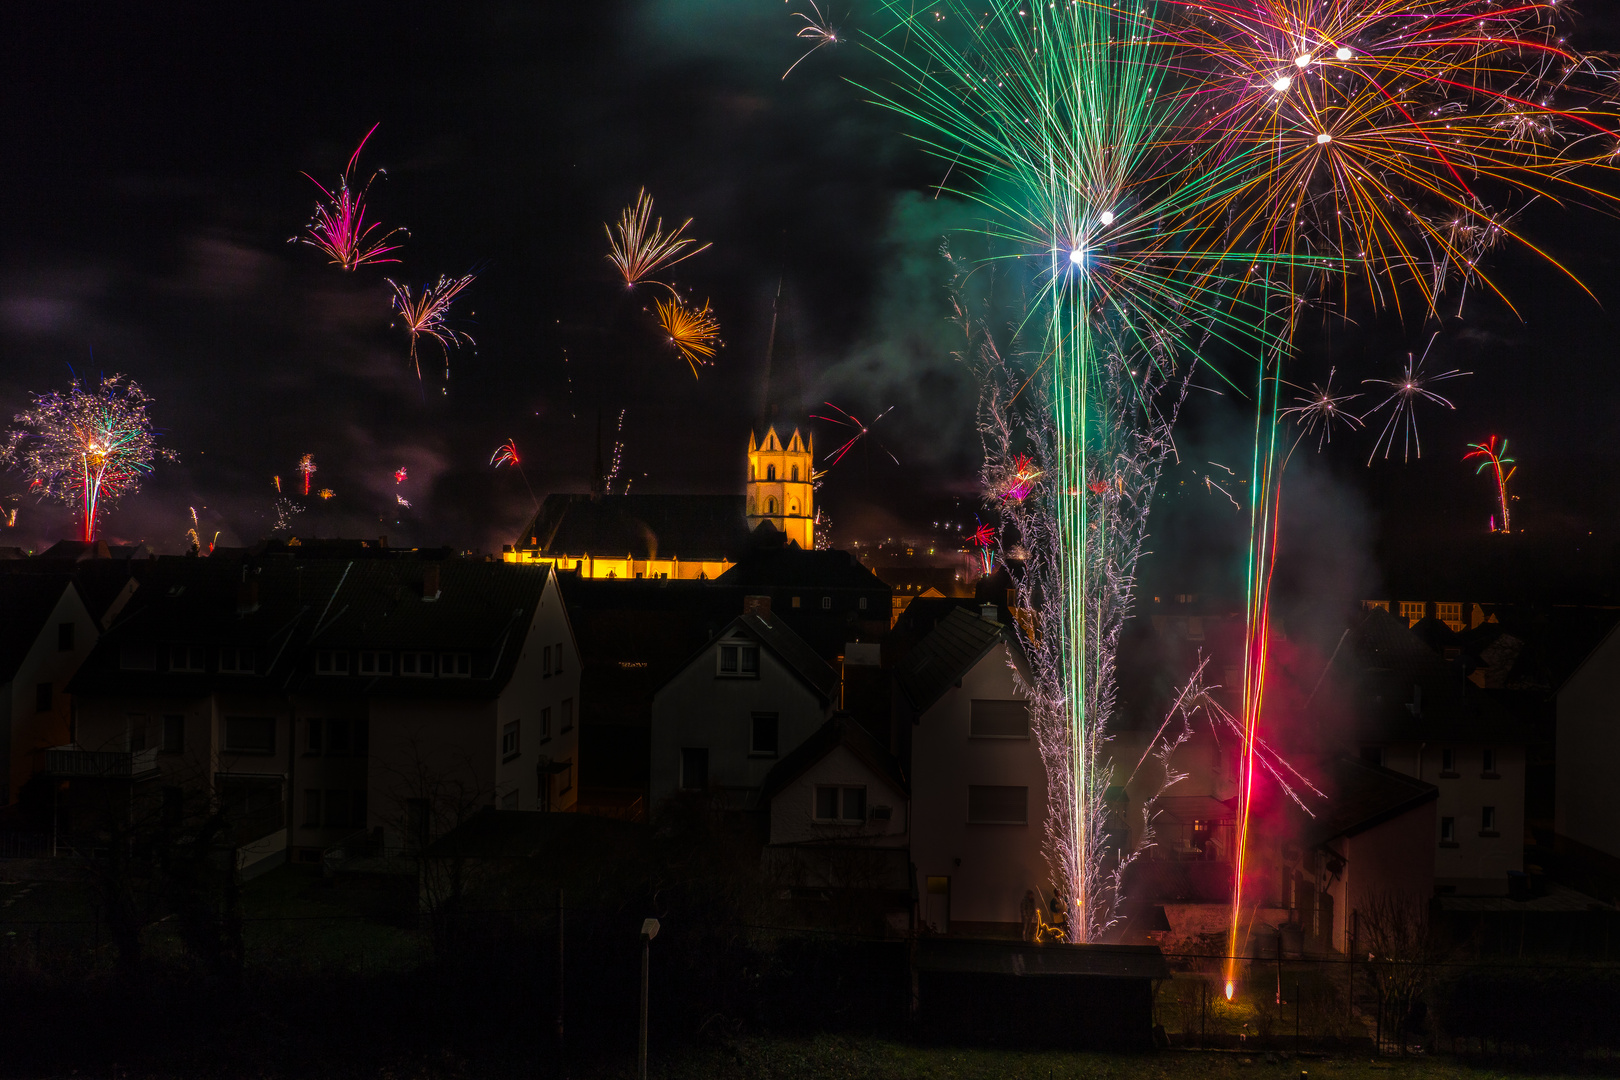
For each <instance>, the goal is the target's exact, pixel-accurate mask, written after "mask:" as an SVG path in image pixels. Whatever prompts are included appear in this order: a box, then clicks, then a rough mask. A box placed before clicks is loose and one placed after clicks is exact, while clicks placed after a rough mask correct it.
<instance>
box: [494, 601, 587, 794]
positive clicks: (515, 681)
mask: <svg viewBox="0 0 1620 1080" xmlns="http://www.w3.org/2000/svg"><path fill="white" fill-rule="evenodd" d="M559 654H560V659H559ZM548 662H549V664H550V666H549V667H548V666H547V664H548ZM579 676H580V658H579V647H578V646H577V645H576V644H575V642H574V632H573V628H572V627H571V626H570V625H569V622H568V612H567V610H566V609H565V607H564V604H563V600H562V594H561V592H560V591H559V590H558V588H557V578H556V576H555V575H552V576H551V577H550V579H549V580H548V581H547V582H546V588H545V591H544V592H543V593H542V594H541V597H540V603H539V605H538V606H537V607H536V608H535V612H534V617H533V619H532V620H531V621H530V623H529V630H528V633H527V634H526V635H525V637H524V639H523V652H522V653H521V654H520V655H519V657H518V663H517V667H516V668H515V669H514V670H513V672H512V678H511V681H510V682H508V683H507V684H506V687H505V689H503V690H502V692H501V696H500V700H499V701H498V702H497V703H496V725H495V745H494V751H495V755H496V759H497V762H498V764H497V767H496V772H495V800H496V805H497V806H509V797H510V796H511V794H512V793H513V792H516V793H517V803H516V805H515V806H509V808H510V809H516V810H539V809H542V808H549V809H552V810H572V809H573V808H574V805H575V804H576V803H577V802H578V800H579V708H580V698H579ZM565 703H566V704H567V707H568V708H567V710H566V711H567V713H568V716H567V718H565V715H564V714H565V709H564V705H565ZM547 709H549V710H550V721H549V725H548V731H547V732H545V733H542V724H541V720H542V717H543V715H544V713H543V710H547ZM509 723H516V724H517V725H518V750H517V754H516V755H515V756H512V755H508V754H506V753H505V752H504V749H503V746H502V739H503V738H504V735H505V730H506V725H507V724H509ZM565 723H566V725H567V726H566V727H565V726H564V725H565ZM542 763H546V764H550V763H557V764H566V765H567V766H568V771H567V772H565V773H555V774H553V773H550V772H548V773H546V774H545V776H544V778H542V776H541V774H540V773H539V772H538V771H537V769H536V766H537V765H540V764H542ZM542 783H544V784H545V785H546V791H545V793H544V795H545V797H542V792H541V784H542Z"/></svg>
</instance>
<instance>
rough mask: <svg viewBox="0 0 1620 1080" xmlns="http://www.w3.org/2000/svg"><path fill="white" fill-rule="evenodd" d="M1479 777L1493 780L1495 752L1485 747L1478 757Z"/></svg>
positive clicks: (1494, 774)
mask: <svg viewBox="0 0 1620 1080" xmlns="http://www.w3.org/2000/svg"><path fill="white" fill-rule="evenodd" d="M1479 771H1480V775H1481V776H1486V777H1491V778H1495V776H1496V751H1495V750H1493V749H1491V748H1490V747H1489V746H1487V747H1486V748H1485V749H1484V751H1483V752H1482V753H1481V755H1480V767H1479Z"/></svg>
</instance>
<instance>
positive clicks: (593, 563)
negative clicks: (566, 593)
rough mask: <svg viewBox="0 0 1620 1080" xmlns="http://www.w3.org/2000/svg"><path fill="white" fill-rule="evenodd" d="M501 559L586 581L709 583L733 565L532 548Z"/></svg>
mask: <svg viewBox="0 0 1620 1080" xmlns="http://www.w3.org/2000/svg"><path fill="white" fill-rule="evenodd" d="M501 558H502V559H503V560H505V561H506V562H509V563H523V564H525V565H534V566H556V567H557V568H558V569H560V570H578V571H579V572H580V574H581V575H583V576H584V577H588V578H609V577H611V578H619V579H621V580H624V579H629V580H634V579H636V578H649V579H651V578H673V579H675V580H680V581H697V580H700V579H703V580H708V581H713V580H714V579H715V578H717V577H719V576H720V575H721V574H723V573H725V572H726V571H727V570H730V569H731V568H732V566H733V565H734V564H733V563H732V562H730V561H729V560H727V559H681V558H667V559H636V558H632V557H630V556H629V555H628V554H626V555H607V556H603V555H592V554H591V553H589V552H585V551H581V552H575V553H571V554H565V555H542V554H540V553H539V552H536V551H534V550H532V549H523V550H518V551H505V552H502V553H501Z"/></svg>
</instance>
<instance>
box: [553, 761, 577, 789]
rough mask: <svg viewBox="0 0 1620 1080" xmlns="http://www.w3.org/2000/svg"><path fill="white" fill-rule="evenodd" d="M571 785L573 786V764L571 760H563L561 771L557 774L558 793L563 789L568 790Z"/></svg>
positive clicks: (571, 787)
mask: <svg viewBox="0 0 1620 1080" xmlns="http://www.w3.org/2000/svg"><path fill="white" fill-rule="evenodd" d="M573 786H574V765H573V762H564V763H563V771H562V772H560V773H558V774H557V792H558V794H561V793H562V792H564V791H570V790H572V789H573Z"/></svg>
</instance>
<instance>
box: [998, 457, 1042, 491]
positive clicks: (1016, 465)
mask: <svg viewBox="0 0 1620 1080" xmlns="http://www.w3.org/2000/svg"><path fill="white" fill-rule="evenodd" d="M1041 475H1042V473H1041V470H1039V469H1037V468H1036V467H1035V463H1034V462H1033V461H1031V460H1030V459H1029V455H1028V454H1018V455H1017V456H1015V457H1014V458H1013V463H1012V469H1011V471H1010V472H1009V473H1008V474H1007V479H1006V480H1005V481H1004V483H1003V486H1002V489H1001V497H1002V498H1003V499H1006V500H1008V501H1010V502H1023V501H1024V500H1025V499H1026V498H1028V497H1029V493H1030V492H1031V491H1034V490H1035V481H1037V480H1039V479H1040V478H1041Z"/></svg>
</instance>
